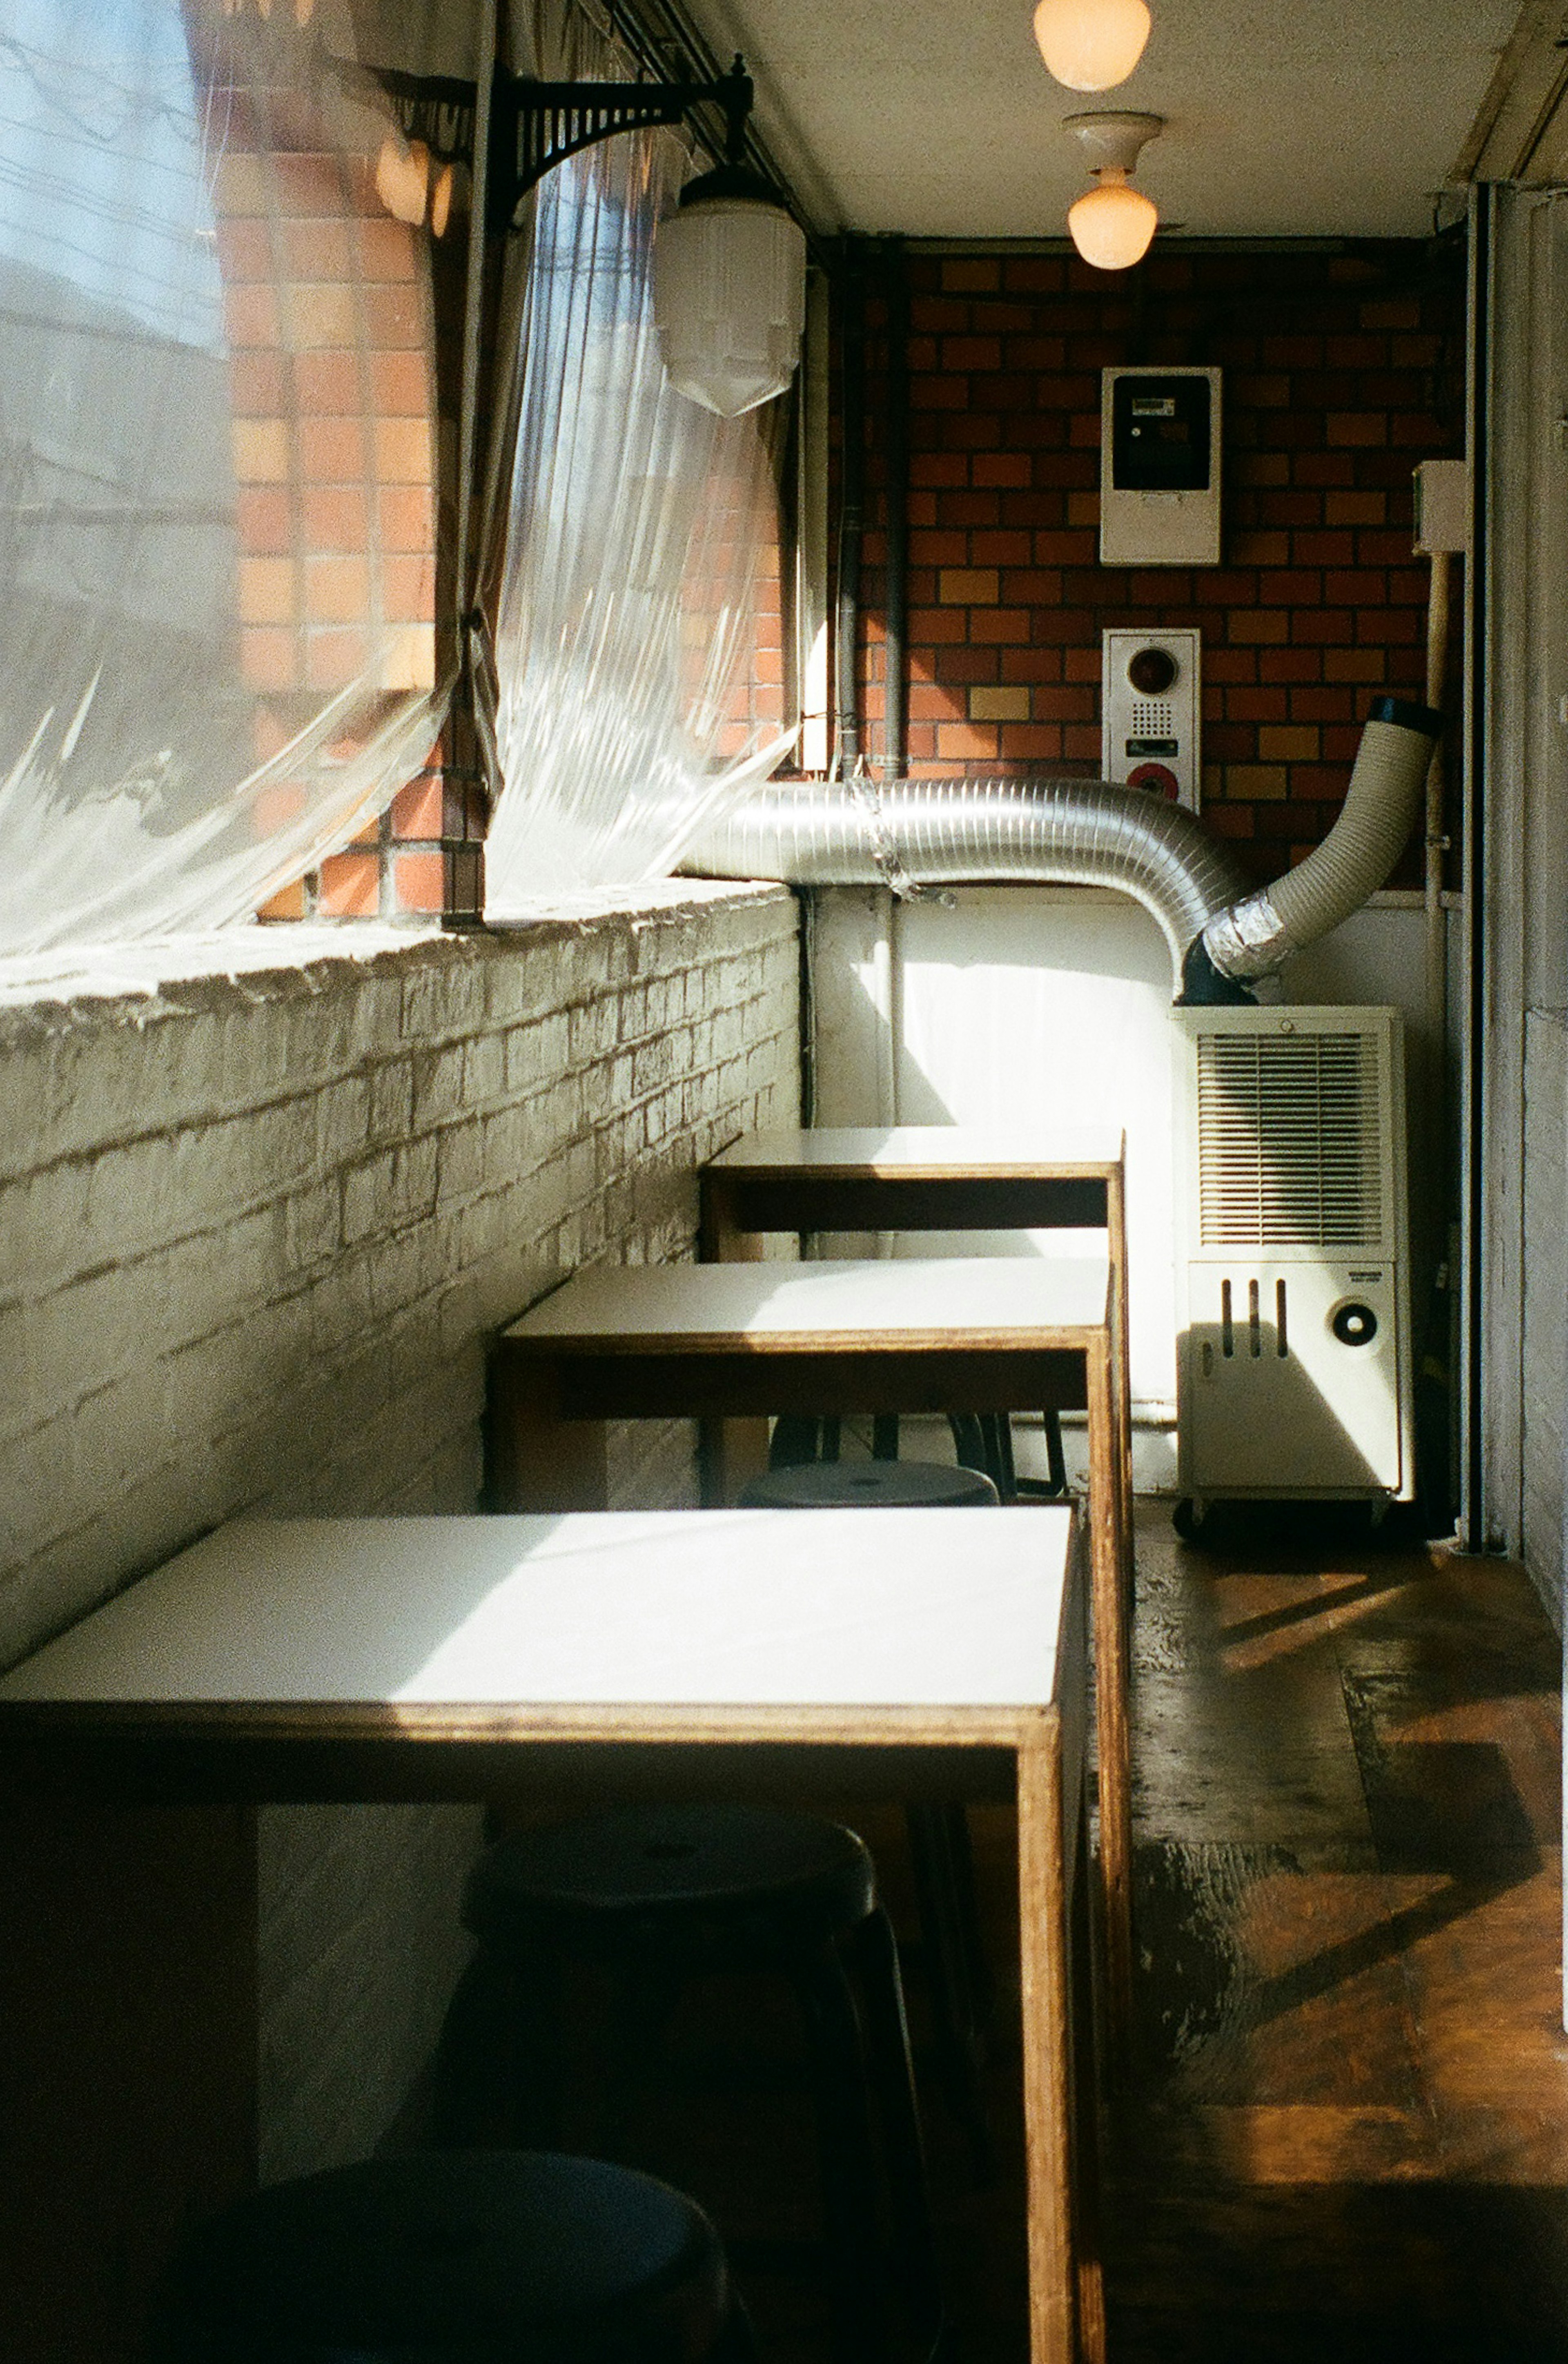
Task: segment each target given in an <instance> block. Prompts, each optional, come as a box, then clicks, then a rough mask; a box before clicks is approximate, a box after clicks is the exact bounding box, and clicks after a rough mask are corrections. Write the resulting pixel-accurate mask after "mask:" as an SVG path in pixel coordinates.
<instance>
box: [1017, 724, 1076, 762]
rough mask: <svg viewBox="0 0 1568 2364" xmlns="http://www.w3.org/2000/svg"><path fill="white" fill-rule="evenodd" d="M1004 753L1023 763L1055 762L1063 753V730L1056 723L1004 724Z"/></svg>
mask: <svg viewBox="0 0 1568 2364" xmlns="http://www.w3.org/2000/svg"><path fill="white" fill-rule="evenodd" d="M1002 753H1003V754H1004V755H1005V756H1014V757H1017V758H1018V759H1020V760H1022V761H1032V762H1034V763H1040V762H1045V763H1051V762H1053V761H1054V760H1055V759H1056V758H1057V757H1059V756H1060V755H1061V753H1062V730H1061V726H1060V724H1058V723H1054V722H1004V724H1003V725H1002Z"/></svg>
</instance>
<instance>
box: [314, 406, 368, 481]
mask: <svg viewBox="0 0 1568 2364" xmlns="http://www.w3.org/2000/svg"><path fill="white" fill-rule="evenodd" d="M299 462H300V467H301V469H302V470H303V472H304V474H305V475H306V477H307V478H308V479H309V481H310V482H311V483H312V484H314V485H357V484H360V483H361V482H362V481H363V478H364V474H365V434H364V428H363V426H362V424H361V421H360V420H359V419H358V418H302V419H301V420H300V423H299Z"/></svg>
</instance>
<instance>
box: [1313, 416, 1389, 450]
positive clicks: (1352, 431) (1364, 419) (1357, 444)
mask: <svg viewBox="0 0 1568 2364" xmlns="http://www.w3.org/2000/svg"><path fill="white" fill-rule="evenodd" d="M1324 431H1325V433H1326V435H1327V437H1328V440H1329V443H1330V444H1337V445H1339V446H1340V447H1341V448H1343V447H1347V446H1350V447H1354V448H1357V449H1363V450H1368V451H1370V450H1372V449H1373V448H1374V447H1375V446H1376V445H1378V444H1380V443H1386V442H1387V440H1388V421H1387V419H1386V418H1385V417H1384V415H1383V413H1382V412H1381V411H1380V410H1331V411H1330V412H1329V416H1328V418H1327V419H1326V420H1325V421H1324Z"/></svg>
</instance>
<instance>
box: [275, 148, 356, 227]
mask: <svg viewBox="0 0 1568 2364" xmlns="http://www.w3.org/2000/svg"><path fill="white" fill-rule="evenodd" d="M268 163H269V167H270V170H271V173H272V191H273V195H274V196H275V198H276V202H277V206H278V211H279V212H280V213H284V214H304V215H308V214H317V215H319V216H320V217H322V218H323V219H325V220H328V221H335V220H336V219H337V218H338V217H339V215H340V214H341V212H342V211H343V200H344V196H345V194H346V192H345V189H344V185H343V174H342V171H341V168H340V167H339V162H338V159H337V158H336V156H321V155H315V156H313V155H309V154H306V153H298V154H294V155H286V154H279V155H274V156H272V157H270V158H269V159H268Z"/></svg>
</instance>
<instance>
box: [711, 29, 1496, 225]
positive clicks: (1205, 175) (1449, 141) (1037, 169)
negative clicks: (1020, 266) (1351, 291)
mask: <svg viewBox="0 0 1568 2364" xmlns="http://www.w3.org/2000/svg"><path fill="white" fill-rule="evenodd" d="M687 6H689V8H690V10H691V13H692V15H693V17H695V19H696V20H697V21H698V23H699V24H700V25H701V27H702V28H703V30H704V31H705V32H706V34H707V37H708V39H710V41H711V42H712V44H713V46H714V48H715V49H716V50H722V51H724V52H725V54H726V55H727V56H728V52H729V51H730V50H736V49H739V50H743V51H744V52H745V54H746V60H747V63H748V65H749V66H750V67H751V72H752V73H753V75H754V76H755V78H756V82H757V86H758V110H757V119H758V126H759V128H760V129H761V130H762V133H763V136H764V137H765V138H766V139H767V140H768V142H769V144H770V146H771V147H772V148H773V152H774V154H775V155H776V157H777V158H778V161H779V162H780V164H781V165H782V166H784V169H785V170H786V171H787V172H788V173H789V174H790V176H791V178H792V179H793V180H794V182H795V187H796V190H797V193H798V195H800V197H801V199H802V200H803V202H804V203H805V205H806V206H807V208H808V209H809V211H810V212H811V213H812V215H813V216H814V217H815V219H816V222H817V227H818V228H819V229H825V230H830V229H858V230H902V231H904V232H905V233H906V234H907V235H909V236H911V237H940V238H977V237H978V238H995V237H1058V236H1060V235H1061V234H1062V224H1063V217H1064V216H1065V213H1066V210H1067V207H1068V206H1069V205H1071V203H1072V202H1073V198H1074V197H1075V196H1076V195H1079V194H1080V192H1081V191H1082V190H1083V189H1084V188H1085V187H1086V186H1087V185H1088V184H1087V182H1086V179H1085V177H1084V173H1083V171H1082V169H1081V164H1080V151H1079V149H1078V145H1077V142H1076V141H1075V140H1073V139H1072V138H1071V137H1070V135H1069V134H1067V133H1066V132H1064V131H1063V130H1062V128H1061V127H1062V117H1064V116H1067V115H1070V114H1072V113H1073V111H1074V109H1077V108H1087V107H1136V108H1140V109H1144V110H1147V111H1148V112H1149V113H1151V114H1154V115H1162V116H1164V117H1166V128H1165V130H1164V131H1163V133H1162V135H1161V137H1160V138H1159V139H1157V140H1156V141H1155V142H1154V143H1153V144H1152V146H1151V147H1149V148H1147V149H1145V151H1144V152H1143V159H1142V162H1141V164H1140V168H1139V182H1140V186H1141V187H1143V188H1144V189H1145V190H1146V191H1147V192H1148V194H1149V195H1150V196H1151V197H1152V198H1153V199H1154V201H1155V203H1156V204H1157V205H1158V206H1159V207H1160V211H1161V214H1162V217H1163V218H1164V219H1165V220H1166V221H1168V222H1170V223H1171V224H1173V225H1176V224H1179V225H1180V226H1181V227H1182V229H1185V230H1186V231H1187V232H1189V233H1191V234H1194V235H1204V236H1215V237H1242V236H1250V237H1282V236H1303V235H1312V234H1317V235H1340V236H1353V237H1409V236H1417V235H1419V234H1420V233H1421V232H1422V231H1424V230H1425V229H1427V228H1428V227H1429V223H1430V219H1431V209H1432V197H1433V194H1434V193H1435V192H1436V191H1437V190H1439V189H1440V188H1441V187H1442V185H1443V184H1444V182H1445V181H1446V179H1447V178H1448V175H1449V173H1450V171H1451V167H1452V165H1453V162H1454V160H1455V158H1456V157H1457V155H1458V154H1459V151H1460V149H1461V148H1462V145H1463V142H1464V138H1465V134H1466V132H1467V131H1468V129H1469V128H1470V125H1471V123H1472V120H1473V117H1474V116H1475V114H1476V112H1477V110H1478V109H1479V107H1480V106H1481V103H1482V100H1483V98H1484V96H1485V92H1486V87H1487V84H1488V83H1489V81H1490V80H1491V77H1492V73H1493V70H1494V67H1495V65H1496V60H1497V55H1498V52H1499V51H1500V50H1501V49H1502V48H1503V46H1504V44H1505V43H1506V42H1507V38H1508V35H1509V32H1510V31H1511V29H1512V27H1513V22H1514V17H1515V15H1516V13H1517V8H1518V0H1270V5H1259V0H1151V7H1152V10H1153V16H1154V30H1153V33H1152V35H1151V39H1150V42H1149V46H1148V48H1147V50H1145V51H1144V54H1143V57H1142V60H1141V61H1140V64H1139V67H1138V70H1137V72H1135V73H1134V74H1133V75H1132V76H1131V77H1130V79H1129V81H1127V82H1125V83H1123V84H1121V86H1120V88H1119V89H1118V90H1116V91H1112V92H1107V93H1106V94H1105V95H1103V96H1101V97H1097V98H1091V97H1084V96H1081V95H1078V94H1077V93H1074V92H1071V91H1066V90H1063V89H1062V87H1061V86H1060V84H1057V83H1055V82H1053V81H1052V80H1051V76H1050V75H1049V74H1048V73H1047V72H1046V71H1045V68H1044V67H1043V65H1042V64H1041V63H1040V53H1039V51H1038V50H1036V48H1035V45H1034V38H1033V33H1032V30H1031V26H1030V17H1031V7H1032V0H967V5H965V0H687Z"/></svg>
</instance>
